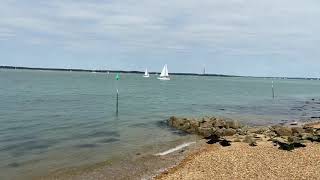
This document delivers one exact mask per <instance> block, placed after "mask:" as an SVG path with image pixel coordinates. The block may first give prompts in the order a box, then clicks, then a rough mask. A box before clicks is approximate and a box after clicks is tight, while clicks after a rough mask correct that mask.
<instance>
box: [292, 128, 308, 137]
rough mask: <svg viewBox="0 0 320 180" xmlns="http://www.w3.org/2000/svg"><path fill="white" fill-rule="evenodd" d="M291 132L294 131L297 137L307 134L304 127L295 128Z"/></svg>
mask: <svg viewBox="0 0 320 180" xmlns="http://www.w3.org/2000/svg"><path fill="white" fill-rule="evenodd" d="M291 130H292V134H293V135H295V136H298V135H300V134H302V133H304V132H305V131H304V129H303V128H302V127H293V128H291Z"/></svg>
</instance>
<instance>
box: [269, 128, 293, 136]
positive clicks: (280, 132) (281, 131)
mask: <svg viewBox="0 0 320 180" xmlns="http://www.w3.org/2000/svg"><path fill="white" fill-rule="evenodd" d="M272 128H273V130H274V132H275V133H276V134H277V136H291V135H292V130H291V128H288V127H285V126H273V127H272Z"/></svg>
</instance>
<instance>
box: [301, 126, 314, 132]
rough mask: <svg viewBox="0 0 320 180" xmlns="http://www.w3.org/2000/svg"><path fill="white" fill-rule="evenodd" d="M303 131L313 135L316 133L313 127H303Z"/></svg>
mask: <svg viewBox="0 0 320 180" xmlns="http://www.w3.org/2000/svg"><path fill="white" fill-rule="evenodd" d="M303 129H304V131H305V132H306V133H313V132H314V129H313V128H312V127H303Z"/></svg>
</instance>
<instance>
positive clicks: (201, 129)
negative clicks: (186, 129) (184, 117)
mask: <svg viewBox="0 0 320 180" xmlns="http://www.w3.org/2000/svg"><path fill="white" fill-rule="evenodd" d="M212 133H213V132H212V128H204V127H199V128H198V134H199V135H201V136H204V137H208V136H210V135H211V134H212Z"/></svg>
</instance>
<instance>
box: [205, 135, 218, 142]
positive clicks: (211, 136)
mask: <svg viewBox="0 0 320 180" xmlns="http://www.w3.org/2000/svg"><path fill="white" fill-rule="evenodd" d="M206 139H210V140H209V141H208V142H207V144H215V143H217V142H219V141H220V136H217V135H210V136H209V137H206Z"/></svg>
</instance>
